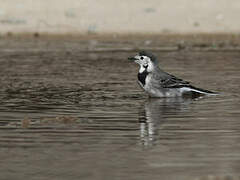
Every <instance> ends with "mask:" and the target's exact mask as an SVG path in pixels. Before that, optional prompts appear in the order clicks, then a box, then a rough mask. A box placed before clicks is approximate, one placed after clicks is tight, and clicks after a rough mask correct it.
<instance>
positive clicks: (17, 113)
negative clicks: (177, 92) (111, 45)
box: [0, 40, 240, 180]
mask: <svg viewBox="0 0 240 180" xmlns="http://www.w3.org/2000/svg"><path fill="white" fill-rule="evenodd" d="M86 46H88V45H87V43H86V42H85V44H84V43H83V42H80V41H79V42H78V41H73V42H71V41H56V40H55V41H47V40H24V41H15V40H2V41H1V43H0V87H1V88H0V179H33V180H35V179H39V180H40V179H52V180H54V179H56V180H59V179H91V180H92V179H97V180H98V179H104V180H108V179H109V180H113V179H114V180H115V179H116V180H117V179H119V180H120V179H121V180H122V179H128V180H141V179H142V180H145V179H167V180H175V179H177V180H181V179H182V180H195V179H239V176H240V110H239V109H240V95H239V89H240V71H239V68H240V61H239V58H240V54H239V52H238V51H230V52H229V51H227V52H224V51H201V50H197V51H196V50H195V51H194V50H183V51H176V50H174V51H168V52H167V51H156V52H154V53H155V54H156V55H157V56H158V57H159V58H158V59H159V64H160V66H161V68H163V69H164V70H165V71H167V72H169V73H172V74H174V75H176V76H178V77H181V78H183V79H185V80H188V81H191V82H192V84H193V85H195V86H197V87H201V88H205V89H208V90H212V91H217V92H220V95H218V96H211V97H203V98H199V99H189V98H185V99H183V98H160V99H149V98H148V97H147V95H146V94H145V93H144V92H143V91H142V90H141V88H140V87H139V86H138V84H137V80H136V77H137V76H136V75H137V70H138V67H137V65H135V64H132V63H131V62H129V61H128V60H127V57H128V56H132V55H134V54H135V53H137V52H135V51H132V52H130V51H124V50H121V51H111V50H110V51H91V50H89V49H86V48H84V47H86ZM118 46H119V47H120V46H121V44H120V45H118Z"/></svg>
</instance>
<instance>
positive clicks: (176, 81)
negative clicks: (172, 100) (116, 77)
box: [128, 51, 217, 97]
mask: <svg viewBox="0 0 240 180" xmlns="http://www.w3.org/2000/svg"><path fill="white" fill-rule="evenodd" d="M128 59H129V60H131V61H134V62H135V63H137V64H139V66H140V69H139V72H138V83H139V84H140V86H141V87H142V88H143V89H144V90H145V91H146V92H147V93H148V95H149V96H150V97H179V96H191V97H200V96H202V95H217V93H215V92H212V91H208V90H204V89H201V88H197V87H194V86H192V85H191V84H190V83H189V82H187V81H184V80H182V79H180V78H177V77H175V76H173V75H171V74H168V73H167V72H164V71H163V70H161V69H160V68H159V66H158V61H157V58H156V57H155V56H154V55H153V54H152V53H149V52H146V51H141V52H139V54H138V55H136V56H134V57H129V58H128Z"/></svg>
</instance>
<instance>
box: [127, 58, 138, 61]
mask: <svg viewBox="0 0 240 180" xmlns="http://www.w3.org/2000/svg"><path fill="white" fill-rule="evenodd" d="M128 60H130V61H135V60H137V59H136V58H135V57H129V58H128Z"/></svg>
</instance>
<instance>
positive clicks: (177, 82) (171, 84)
mask: <svg viewBox="0 0 240 180" xmlns="http://www.w3.org/2000/svg"><path fill="white" fill-rule="evenodd" d="M160 83H161V86H162V87H163V88H181V87H189V86H190V83H189V82H187V81H184V80H182V79H179V78H177V77H175V76H173V75H170V76H169V77H168V78H166V79H162V80H161V82H160Z"/></svg>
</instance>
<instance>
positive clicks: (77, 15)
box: [0, 0, 240, 34]
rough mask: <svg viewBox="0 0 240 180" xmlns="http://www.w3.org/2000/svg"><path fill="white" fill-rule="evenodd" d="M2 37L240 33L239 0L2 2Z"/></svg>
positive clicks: (43, 0) (0, 10)
mask: <svg viewBox="0 0 240 180" xmlns="http://www.w3.org/2000/svg"><path fill="white" fill-rule="evenodd" d="M0 3H1V6H0V27H1V28H0V33H1V34H6V33H40V34H41V33H44V34H89V33H98V34H105V33H108V34H109V33H110V34H114V33H116V34H129V33H130V34H134V33H142V34H166V33H184V34H186V33H239V31H240V30H239V26H240V22H239V8H240V2H239V1H238V0H231V1H229V0H211V1H207V0H203V1H195V0H182V1H176V0H168V1H165V0H158V1H156V0H150V1H144V0H140V1H138V0H131V1H126V0H124V1H111V0H99V1H96V0H61V1H58V0H42V1H33V0H24V1H16V0H1V1H0Z"/></svg>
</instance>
